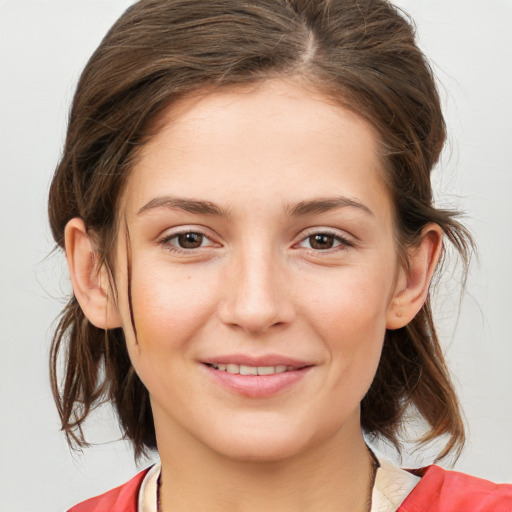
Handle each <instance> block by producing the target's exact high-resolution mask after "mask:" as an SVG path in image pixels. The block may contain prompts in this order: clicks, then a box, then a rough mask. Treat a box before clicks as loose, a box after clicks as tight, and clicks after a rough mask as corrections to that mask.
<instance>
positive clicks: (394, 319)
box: [386, 224, 443, 329]
mask: <svg viewBox="0 0 512 512" xmlns="http://www.w3.org/2000/svg"><path fill="white" fill-rule="evenodd" d="M442 249H443V231H442V229H441V228H440V227H439V226H438V225H437V224H428V225H427V226H425V228H424V229H423V231H422V232H421V239H420V243H419V245H417V246H416V245H415V246H414V247H411V248H410V249H408V250H407V260H408V264H409V265H408V268H401V269H400V270H399V273H398V278H397V282H396V287H395V292H394V296H393V298H392V300H391V302H390V304H389V307H388V312H387V319H386V327H387V328H388V329H399V328H400V327H404V326H405V325H407V324H408V323H409V322H410V321H411V320H412V319H413V318H414V317H415V316H416V314H417V313H418V311H419V310H420V309H421V308H422V306H423V304H424V303H425V301H426V300H427V296H428V290H429V286H430V281H431V280H432V276H433V275H434V271H435V269H436V266H437V264H438V262H439V258H440V257H441V253H442Z"/></svg>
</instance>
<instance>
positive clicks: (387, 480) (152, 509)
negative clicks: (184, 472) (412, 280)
mask: <svg viewBox="0 0 512 512" xmlns="http://www.w3.org/2000/svg"><path fill="white" fill-rule="evenodd" d="M379 464H380V466H379V468H378V469H377V474H376V475H375V484H374V486H373V491H372V509H371V512H395V511H396V510H397V509H398V507H399V506H400V505H401V504H402V502H403V501H404V500H405V498H407V496H408V495H409V493H410V492H411V491H412V490H413V489H414V487H416V485H417V484H418V482H419V481H420V478H419V477H417V476H415V475H413V474H411V473H408V472H407V471H404V470H403V469H400V468H399V467H397V466H395V465H394V464H392V463H391V462H389V461H387V460H379ZM160 470H161V465H160V462H158V463H157V464H155V465H154V466H153V467H151V469H150V470H149V471H148V473H147V474H146V476H145V477H144V480H143V481H142V485H141V487H140V491H139V504H138V512H158V511H157V488H158V477H159V476H160Z"/></svg>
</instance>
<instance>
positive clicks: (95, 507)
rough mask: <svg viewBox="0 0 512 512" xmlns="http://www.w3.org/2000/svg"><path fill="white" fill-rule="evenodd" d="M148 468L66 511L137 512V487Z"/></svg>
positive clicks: (138, 487)
mask: <svg viewBox="0 0 512 512" xmlns="http://www.w3.org/2000/svg"><path fill="white" fill-rule="evenodd" d="M149 469H150V468H146V469H145V470H143V471H141V472H140V473H138V474H137V475H135V476H134V477H133V478H132V479H131V480H129V481H128V482H126V483H125V484H123V485H120V486H119V487H116V488H115V489H112V490H110V491H107V492H106V493H104V494H101V495H100V496H96V497H94V498H90V499H88V500H86V501H82V503H79V504H78V505H75V506H74V507H71V508H70V509H69V510H68V512H105V511H106V510H108V511H109V512H137V500H138V496H139V489H140V486H141V484H142V481H143V480H144V477H145V476H146V474H147V472H148V471H149Z"/></svg>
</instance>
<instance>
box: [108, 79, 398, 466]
mask: <svg viewBox="0 0 512 512" xmlns="http://www.w3.org/2000/svg"><path fill="white" fill-rule="evenodd" d="M121 214H122V216H123V217H124V219H125V220H126V223H124V222H123V223H122V228H121V233H120V236H119V242H118V253H117V256H116V261H117V263H116V281H117V286H118V290H119V297H120V298H119V304H118V308H119V312H120V315H121V318H122V324H123V328H124V331H125V333H126V338H127V344H128V349H129V353H130V357H131V359H132V363H133V365H134V367H135V369H136V371H137V373H138V375H139V376H140V378H141V380H142V381H143V383H144V384H145V386H146V387H147V389H148V390H149V393H150V396H151V403H152V407H153V414H154V419H155V426H156V431H157V439H158V441H159V443H161V442H162V440H163V439H167V438H169V439H170V438H172V439H173V440H176V439H185V438H187V439H188V441H190V442H192V443H196V444H198V445H201V446H203V447H206V448H207V449H210V450H213V451H215V452H217V453H221V454H223V455H227V456H229V457H234V458H240V459H275V458H282V457H288V456H291V455H294V454H298V453H300V452H302V451H304V450H308V449H310V448H311V447H313V446H316V445H318V444H319V443H322V442H331V441H332V442H336V440H337V439H340V438H341V437H343V436H344V437H345V438H346V437H347V436H348V437H350V436H351V435H360V426H359V403H360V401H361V399H362V398H363V396H364V395H365V393H366V391H367V390H368V388H369V386H370V384H371V382H372V379H373V376H374V374H375V371H376V368H377V364H378V361H379V356H380V352H381V348H382V343H383V339H384V334H385V329H386V325H387V322H388V317H389V314H390V310H391V307H392V306H391V304H392V299H393V297H394V296H395V295H396V293H397V291H398V290H397V275H398V269H397V255H396V250H395V243H394V236H393V233H394V227H393V213H392V203H391V199H390V196H389V194H388V192H387V190H386V188H385V186H384V184H383V179H382V169H381V166H380V164H379V159H378V156H377V139H376V134H375V132H374V130H373V129H372V127H371V126H370V125H369V124H368V123H367V122H366V121H364V120H363V119H361V118H360V117H358V116H357V115H355V114H354V113H352V112H350V111H348V110H345V109H343V108H341V107H338V106H334V105H332V104H330V103H329V102H327V100H325V99H324V98H322V97H321V96H320V95H317V96H314V95H312V94H311V92H307V91H304V90H303V89H301V88H300V87H298V86H295V85H293V84H290V83H284V82H278V81H269V82H266V83H264V84H261V85H259V86H257V87H252V88H246V89H244V90H230V91H224V92H214V93H211V94H207V95H204V96H202V97H196V98H193V99H186V100H182V101H181V102H180V103H179V104H176V105H174V106H172V108H170V110H169V111H168V112H167V113H166V117H165V119H164V120H163V124H162V125H161V129H160V130H159V132H158V134H157V135H156V136H155V137H154V138H153V139H152V140H151V141H150V142H149V143H148V144H147V145H146V146H145V147H144V148H143V150H142V153H141V155H140V159H139V160H138V162H137V164H136V166H135V168H134V169H133V172H132V174H131V175H130V177H129V179H128V183H127V188H126V189H125V192H124V195H123V200H122V205H121ZM128 261H129V264H128ZM127 267H129V268H130V273H131V276H130V278H128V276H127V274H128V271H127V270H126V269H127ZM128 297H131V311H130V304H129V300H128Z"/></svg>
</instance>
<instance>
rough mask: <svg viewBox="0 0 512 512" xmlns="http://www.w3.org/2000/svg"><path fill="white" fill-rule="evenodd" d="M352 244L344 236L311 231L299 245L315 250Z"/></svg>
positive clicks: (325, 249)
mask: <svg viewBox="0 0 512 512" xmlns="http://www.w3.org/2000/svg"><path fill="white" fill-rule="evenodd" d="M352 245H353V244H352V242H350V241H349V240H347V239H346V238H344V237H342V236H340V235H335V234H334V233H327V232H326V233H313V234H311V235H309V236H308V237H306V238H304V239H303V240H302V241H301V242H300V243H299V247H303V248H305V249H313V250H315V251H327V250H329V249H333V248H336V247H351V246H352Z"/></svg>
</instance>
